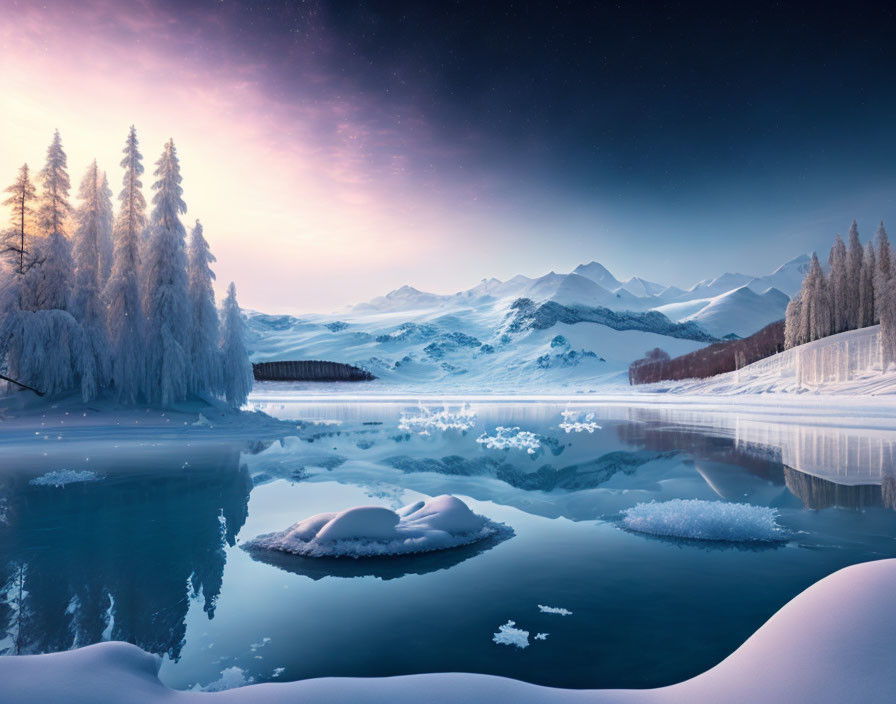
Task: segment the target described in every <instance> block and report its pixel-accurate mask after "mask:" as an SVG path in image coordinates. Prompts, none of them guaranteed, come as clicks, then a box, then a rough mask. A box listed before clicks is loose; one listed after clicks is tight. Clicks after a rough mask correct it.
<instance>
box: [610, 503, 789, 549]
mask: <svg viewBox="0 0 896 704" xmlns="http://www.w3.org/2000/svg"><path fill="white" fill-rule="evenodd" d="M777 516H778V512H777V511H776V510H775V509H773V508H767V507H765V506H753V505H752V504H735V503H728V502H725V501H702V500H699V499H673V500H672V501H663V502H656V501H651V502H650V503H642V504H638V505H637V506H634V507H633V508H629V509H626V510H625V511H623V519H622V525H624V526H625V527H626V528H629V529H630V530H635V531H638V532H641V533H652V534H654V535H664V536H671V537H675V538H688V539H692V540H721V541H729V542H773V541H779V540H785V539H786V538H787V534H786V532H785V531H784V529H783V528H781V526H779V525H778V523H777V522H776V520H775V519H776V518H777Z"/></svg>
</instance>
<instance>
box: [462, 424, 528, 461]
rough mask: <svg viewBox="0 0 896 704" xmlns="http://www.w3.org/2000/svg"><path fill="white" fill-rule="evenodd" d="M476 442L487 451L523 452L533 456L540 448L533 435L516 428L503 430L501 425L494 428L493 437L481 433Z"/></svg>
mask: <svg viewBox="0 0 896 704" xmlns="http://www.w3.org/2000/svg"><path fill="white" fill-rule="evenodd" d="M476 442H478V443H479V444H480V445H485V446H486V447H487V448H488V449H489V450H511V449H513V450H525V451H526V452H528V453H529V454H530V455H534V454H535V452H536V451H537V450H538V448H539V447H541V441H540V440H539V439H538V436H537V435H536V434H535V433H530V432H529V431H528V430H520V429H519V428H517V427H513V428H505V427H504V426H501V425H499V426H498V427H497V428H495V436H494V437H491V436H489V435H488V434H487V433H483V434H482V435H480V436H479V437H478V438H476Z"/></svg>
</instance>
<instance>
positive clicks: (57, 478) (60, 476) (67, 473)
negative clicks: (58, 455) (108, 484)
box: [28, 469, 99, 487]
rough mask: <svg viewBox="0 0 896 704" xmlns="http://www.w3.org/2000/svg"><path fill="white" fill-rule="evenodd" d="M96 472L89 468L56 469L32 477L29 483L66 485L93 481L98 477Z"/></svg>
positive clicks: (36, 484) (34, 484)
mask: <svg viewBox="0 0 896 704" xmlns="http://www.w3.org/2000/svg"><path fill="white" fill-rule="evenodd" d="M98 478H99V477H97V475H96V472H90V471H88V470H84V471H79V470H76V469H56V470H53V471H52V472H47V473H46V474H42V475H41V476H39V477H35V478H34V479H32V480H31V481H30V482H28V483H29V484H31V485H32V486H57V487H58V486H65V485H66V484H77V483H78V482H92V481H94V480H96V479H98Z"/></svg>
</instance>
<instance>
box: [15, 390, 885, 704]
mask: <svg viewBox="0 0 896 704" xmlns="http://www.w3.org/2000/svg"><path fill="white" fill-rule="evenodd" d="M255 405H256V407H258V408H261V409H262V410H265V411H266V412H268V413H270V414H272V415H276V416H278V417H280V418H284V419H294V420H296V421H297V426H299V427H297V430H296V435H295V437H287V438H284V440H283V441H282V442H275V443H274V444H272V445H268V446H265V445H264V444H261V443H258V444H255V445H254V446H252V447H245V446H243V445H239V444H236V443H228V442H224V441H215V442H206V443H202V444H197V443H184V444H183V445H178V444H172V445H170V446H166V447H164V448H161V450H164V451H160V448H158V447H156V448H154V450H155V451H154V452H153V453H151V454H150V453H147V452H144V451H143V448H140V447H131V446H124V447H123V446H118V445H113V444H112V443H111V442H108V441H106V442H102V443H93V444H91V445H90V451H89V457H88V456H87V454H88V453H86V452H84V453H81V454H79V451H78V448H77V447H74V448H73V447H67V448H65V452H62V451H61V450H60V451H59V452H54V451H52V450H51V451H49V452H48V454H47V455H46V456H45V458H44V460H42V461H35V460H34V458H33V457H32V458H30V459H29V462H28V463H27V466H24V465H23V466H17V462H16V455H15V453H13V452H10V451H7V450H4V453H5V456H4V457H3V458H2V460H3V461H2V473H0V585H2V587H0V589H2V592H0V652H3V653H5V654H14V653H39V652H52V651H58V650H65V649H68V648H72V647H75V646H80V645H86V644H88V643H93V642H97V641H100V640H107V639H119V640H127V641H130V642H133V643H136V644H137V645H139V646H141V647H142V648H144V649H146V650H148V651H152V652H156V653H159V654H162V655H163V656H164V662H163V665H162V670H161V678H162V680H163V681H164V682H165V683H167V684H168V685H170V686H172V687H176V688H188V687H191V686H193V685H195V684H200V685H208V684H210V683H212V682H214V681H216V680H218V679H219V678H220V677H221V676H222V675H221V673H222V671H224V670H227V669H228V668H239V670H238V671H237V670H231V671H230V676H231V678H233V677H235V678H236V679H235V681H237V682H239V681H249V680H250V679H251V680H252V681H255V682H263V681H277V680H280V681H284V680H295V679H303V678H308V677H320V676H329V675H346V676H382V675H398V674H407V673H417V672H438V671H467V672H484V673H492V674H497V675H504V676H509V677H514V678H518V679H522V680H526V681H530V682H536V683H539V684H546V685H556V686H564V687H653V686H660V685H665V684H670V683H672V682H676V681H679V680H682V679H685V678H687V677H690V676H693V675H695V674H697V673H699V672H702V671H704V670H705V669H707V668H709V667H711V666H713V665H715V664H716V663H718V662H719V661H720V660H722V659H723V658H724V657H726V656H727V655H728V654H730V653H731V652H732V651H733V650H734V649H735V648H736V647H737V646H738V645H740V644H741V643H742V642H743V641H744V640H745V639H746V638H747V637H748V636H749V635H750V634H752V633H753V632H754V631H755V630H756V629H757V628H758V627H759V626H760V625H762V623H763V622H765V621H766V620H767V619H768V617H769V616H771V615H772V614H773V613H774V612H775V611H776V610H777V609H779V608H780V607H781V606H782V605H783V604H785V603H786V602H787V601H788V600H790V599H791V598H792V597H794V596H795V595H796V594H798V593H799V592H800V591H802V590H803V589H805V588H806V587H808V586H809V585H810V584H812V583H813V582H815V581H817V580H818V579H820V578H822V577H824V576H825V575H827V574H830V573H831V572H833V571H835V570H837V569H840V568H841V567H845V566H847V565H850V564H853V563H856V562H862V561H866V560H874V559H880V558H885V557H894V556H896V511H893V510H892V506H893V505H894V497H893V493H894V492H893V490H892V486H893V485H892V483H891V482H892V480H890V479H888V476H889V474H890V473H891V472H892V471H894V465H893V451H894V447H896V431H894V430H893V429H890V428H888V427H886V423H885V422H875V423H873V424H871V426H872V427H861V426H862V424H856V423H853V424H849V423H848V422H846V421H844V423H843V424H840V425H837V424H833V423H832V422H831V421H830V419H828V420H825V421H823V422H821V423H817V422H812V421H811V420H807V419H800V418H798V417H797V418H788V419H782V418H769V417H761V416H758V417H757V416H747V415H743V414H737V413H733V412H726V413H708V412H694V411H682V410H679V411H677V410H675V409H673V408H651V407H649V406H643V405H642V406H638V407H631V406H626V405H624V404H612V405H600V404H593V403H592V404H589V403H580V404H575V405H569V404H557V403H551V404H547V403H535V402H529V403H512V402H507V403H485V402H480V403H473V404H470V405H468V406H465V407H460V406H458V405H457V404H451V405H450V406H448V407H447V412H445V413H441V415H439V414H440V412H442V411H445V410H446V407H445V406H444V405H442V406H440V405H439V404H436V403H432V404H427V405H426V406H425V407H421V406H419V405H418V404H415V403H405V402H388V403H387V402H373V401H367V402H326V401H315V402H302V401H301V400H299V399H298V398H289V397H282V396H281V397H277V398H272V397H271V396H266V397H261V398H256V399H255ZM298 421H301V422H298ZM499 426H500V427H503V428H507V429H508V430H505V431H498V430H496V428H498V427H499ZM598 426H599V427H598ZM513 428H518V429H519V430H521V431H523V432H524V434H523V435H520V434H519V432H518V431H517V430H512V429H513ZM525 433H531V434H532V435H531V436H527V435H525ZM483 434H485V436H486V437H483ZM489 439H491V441H489ZM496 439H497V440H496ZM477 440H481V442H477ZM505 441H506V442H505ZM502 443H503V444H510V445H512V446H511V447H509V448H507V449H497V446H498V445H500V444H502ZM489 445H491V447H490V446H489ZM82 454H83V455H84V456H83V457H81V455H82ZM63 469H65V470H70V471H75V472H83V471H90V472H93V474H94V475H95V478H93V479H92V480H90V481H78V482H74V483H68V484H65V485H63V486H53V485H52V481H51V482H50V483H49V484H39V483H38V484H37V485H35V484H34V483H31V482H32V481H33V480H34V479H35V478H37V477H40V476H42V475H45V474H46V473H47V472H54V471H59V470H63ZM52 476H54V475H51V478H52ZM58 476H62V475H58ZM73 476H77V478H81V479H84V478H85V477H86V476H87V475H73ZM443 493H451V494H455V495H457V496H459V497H461V498H462V499H463V500H464V501H466V502H467V503H468V504H469V505H470V507H471V508H472V509H473V510H474V511H475V512H477V513H480V514H483V515H485V516H488V517H489V518H491V519H493V520H495V521H499V522H503V523H505V524H506V525H508V526H509V527H510V528H512V530H513V537H510V538H508V539H504V540H495V541H492V542H490V543H486V544H481V545H476V546H470V547H466V548H461V549H458V550H454V551H446V552H444V553H439V554H429V555H424V556H417V557H408V558H394V559H387V560H378V561H377V560H358V561H356V560H314V559H302V558H291V557H288V556H280V557H277V556H272V555H269V556H264V555H253V554H250V553H248V552H247V551H245V550H243V549H242V548H241V547H240V544H241V542H245V541H247V540H248V539H250V538H253V537H255V536H256V535H258V534H261V533H266V532H271V531H277V530H282V529H284V528H286V527H287V526H289V525H291V524H292V523H294V522H296V521H298V520H300V519H302V518H305V517H307V516H310V515H312V514H315V513H320V512H323V511H333V510H340V509H344V508H348V507H351V506H355V505H359V504H379V505H384V506H389V507H392V508H394V507H398V506H401V505H404V504H406V503H410V502H412V501H414V500H417V499H419V498H425V497H426V496H434V495H438V494H443ZM676 498H689V499H691V498H693V499H704V500H711V501H734V502H748V503H751V504H754V505H757V506H770V507H774V508H776V509H777V510H778V512H779V516H778V522H779V523H780V524H781V525H782V526H783V527H784V528H785V529H786V530H787V532H788V536H789V537H788V539H787V540H786V541H782V542H781V543H780V544H774V545H762V546H756V545H752V546H751V545H748V544H726V543H716V542H700V541H682V540H676V539H669V538H658V537H654V536H651V535H646V534H640V533H634V532H630V531H626V530H624V529H623V528H622V527H621V525H620V512H621V511H622V510H624V509H626V508H629V507H631V506H634V505H636V504H637V503H640V502H646V501H653V500H656V501H666V500H669V499H676ZM539 604H542V605H547V606H552V607H561V608H565V609H568V610H570V611H572V612H573V613H572V615H569V616H561V615H556V614H550V613H542V612H540V611H539V609H538V605H539ZM508 620H512V621H515V622H516V625H517V627H518V628H522V629H524V630H526V631H529V633H530V643H531V644H530V646H529V647H528V648H526V649H518V648H515V647H511V646H506V645H499V644H496V643H494V642H493V641H492V634H494V633H495V632H497V630H498V627H499V626H500V625H501V624H504V623H506V622H507V621H508ZM536 633H548V634H549V635H548V636H547V638H546V639H545V640H534V639H533V637H534V636H535V634H536Z"/></svg>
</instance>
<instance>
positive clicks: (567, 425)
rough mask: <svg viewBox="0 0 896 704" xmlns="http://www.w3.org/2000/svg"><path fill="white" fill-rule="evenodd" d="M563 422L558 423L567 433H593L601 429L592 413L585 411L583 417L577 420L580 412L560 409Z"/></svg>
mask: <svg viewBox="0 0 896 704" xmlns="http://www.w3.org/2000/svg"><path fill="white" fill-rule="evenodd" d="M560 415H561V416H563V422H562V423H560V429H561V430H563V431H565V432H566V433H567V434H569V433H582V432H588V433H593V432H594V431H595V430H601V426H600V425H598V424H597V421H595V420H594V417H595V414H594V413H586V414H585V417H584V418H582V419H581V420H579V418H580V417H581V415H582V413H581V412H580V411H570V410H566V411H561V412H560Z"/></svg>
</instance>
